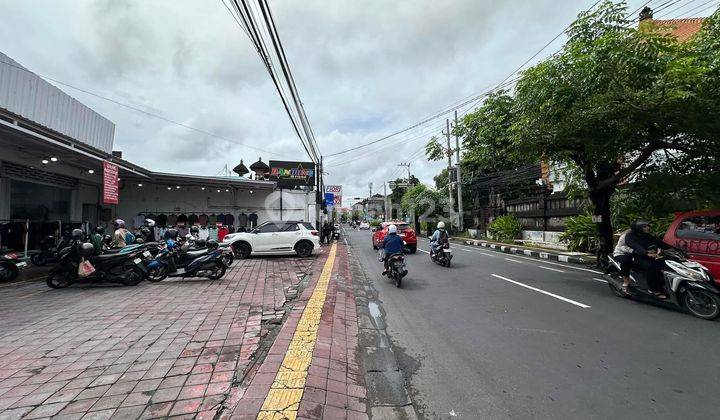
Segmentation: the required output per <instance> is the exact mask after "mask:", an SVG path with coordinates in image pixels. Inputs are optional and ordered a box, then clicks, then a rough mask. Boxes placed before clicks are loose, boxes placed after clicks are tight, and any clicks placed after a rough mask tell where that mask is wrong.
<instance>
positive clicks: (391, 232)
mask: <svg viewBox="0 0 720 420" xmlns="http://www.w3.org/2000/svg"><path fill="white" fill-rule="evenodd" d="M380 248H382V249H383V250H384V252H385V257H384V258H383V264H384V266H385V269H384V270H383V272H382V274H383V276H384V275H385V274H387V272H388V262H390V257H391V256H393V255H395V254H402V253H403V240H402V238H401V237H400V236H399V235H398V233H397V226H395V225H390V226H388V234H387V235H385V238H383V241H382V244H381V245H380Z"/></svg>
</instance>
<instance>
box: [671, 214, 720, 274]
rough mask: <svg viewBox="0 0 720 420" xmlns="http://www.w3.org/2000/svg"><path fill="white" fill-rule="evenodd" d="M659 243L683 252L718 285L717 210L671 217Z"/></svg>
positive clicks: (719, 217) (719, 224)
mask: <svg viewBox="0 0 720 420" xmlns="http://www.w3.org/2000/svg"><path fill="white" fill-rule="evenodd" d="M663 241H664V242H665V243H667V244H669V245H672V246H674V247H676V248H680V249H683V250H685V251H686V252H687V253H688V257H689V258H690V259H691V260H693V261H697V262H699V263H700V264H702V265H704V266H705V267H706V268H707V269H708V270H710V273H712V275H713V277H714V278H715V282H716V283H718V284H720V209H716V210H699V211H688V212H682V213H675V220H673V222H672V224H671V225H670V227H669V228H668V230H667V232H665V236H664V237H663Z"/></svg>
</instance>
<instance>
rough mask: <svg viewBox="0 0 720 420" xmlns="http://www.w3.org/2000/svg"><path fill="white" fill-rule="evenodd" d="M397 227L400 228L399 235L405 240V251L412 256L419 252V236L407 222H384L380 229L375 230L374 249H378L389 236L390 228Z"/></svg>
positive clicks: (373, 235) (373, 236)
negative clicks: (386, 236)
mask: <svg viewBox="0 0 720 420" xmlns="http://www.w3.org/2000/svg"><path fill="white" fill-rule="evenodd" d="M390 225H395V226H397V228H398V235H400V237H401V238H403V242H404V244H405V249H407V250H408V252H410V253H411V254H414V253H415V252H417V236H416V235H415V230H414V229H413V228H411V227H410V225H409V224H407V223H405V222H383V223H382V224H381V225H380V227H378V228H374V229H373V234H372V244H373V249H378V248H379V247H380V244H382V241H383V239H385V235H387V230H388V226H390Z"/></svg>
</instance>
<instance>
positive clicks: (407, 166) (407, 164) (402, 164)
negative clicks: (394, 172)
mask: <svg viewBox="0 0 720 420" xmlns="http://www.w3.org/2000/svg"><path fill="white" fill-rule="evenodd" d="M410 163H411V162H408V163H404V162H403V163H400V164H399V165H398V166H404V167H406V168H407V171H408V177H407V180H408V183H409V182H410Z"/></svg>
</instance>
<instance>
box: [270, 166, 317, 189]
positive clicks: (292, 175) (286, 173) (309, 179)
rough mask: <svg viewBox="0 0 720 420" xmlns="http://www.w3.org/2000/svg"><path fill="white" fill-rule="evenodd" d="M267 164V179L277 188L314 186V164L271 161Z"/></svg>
mask: <svg viewBox="0 0 720 420" xmlns="http://www.w3.org/2000/svg"><path fill="white" fill-rule="evenodd" d="M269 164H270V175H269V178H270V180H271V181H275V182H277V184H278V187H279V188H295V187H302V186H307V187H312V186H314V185H315V164H314V163H312V162H289V161H281V160H271V161H270V162H269Z"/></svg>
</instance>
